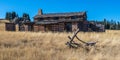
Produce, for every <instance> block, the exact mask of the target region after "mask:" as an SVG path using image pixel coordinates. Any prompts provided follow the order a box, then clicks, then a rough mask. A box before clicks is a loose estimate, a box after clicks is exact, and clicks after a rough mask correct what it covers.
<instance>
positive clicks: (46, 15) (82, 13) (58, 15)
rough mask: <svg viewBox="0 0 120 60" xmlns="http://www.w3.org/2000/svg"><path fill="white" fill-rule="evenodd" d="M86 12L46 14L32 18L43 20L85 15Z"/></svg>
mask: <svg viewBox="0 0 120 60" xmlns="http://www.w3.org/2000/svg"><path fill="white" fill-rule="evenodd" d="M85 14H86V12H70V13H47V14H42V15H36V16H34V18H44V17H62V16H74V15H81V16H83V15H85Z"/></svg>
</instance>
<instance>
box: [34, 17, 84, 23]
mask: <svg viewBox="0 0 120 60" xmlns="http://www.w3.org/2000/svg"><path fill="white" fill-rule="evenodd" d="M82 20H83V19H80V18H79V19H68V20H42V21H39V22H36V23H35V24H56V23H60V22H78V21H82Z"/></svg>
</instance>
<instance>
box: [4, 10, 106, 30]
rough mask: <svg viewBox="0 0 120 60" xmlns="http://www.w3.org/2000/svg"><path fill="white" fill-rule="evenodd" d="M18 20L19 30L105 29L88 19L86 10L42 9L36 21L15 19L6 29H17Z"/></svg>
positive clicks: (36, 16)
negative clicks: (56, 11) (62, 10)
mask: <svg viewBox="0 0 120 60" xmlns="http://www.w3.org/2000/svg"><path fill="white" fill-rule="evenodd" d="M16 21H18V25H19V28H18V29H19V31H36V32H38V31H43V32H48V31H52V32H63V31H66V32H73V31H76V30H77V29H79V30H80V31H85V32H86V31H97V32H99V31H105V29H104V26H103V25H100V24H96V23H95V22H89V21H87V14H86V12H69V13H47V14H44V13H43V12H42V10H41V9H40V10H39V11H38V14H37V15H35V16H34V22H30V21H27V20H26V19H25V20H20V21H19V19H14V20H13V22H12V23H6V30H8V31H15V24H16Z"/></svg>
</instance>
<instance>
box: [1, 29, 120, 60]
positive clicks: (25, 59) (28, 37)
mask: <svg viewBox="0 0 120 60" xmlns="http://www.w3.org/2000/svg"><path fill="white" fill-rule="evenodd" d="M68 35H70V36H72V33H65V32H63V33H52V32H47V33H42V32H6V31H0V60H120V51H119V50H120V47H119V46H120V37H119V36H120V31H117V30H116V31H112V30H108V31H106V32H105V33H95V32H87V33H84V32H80V33H79V34H78V37H79V38H80V39H82V40H84V41H86V42H88V41H98V43H97V44H96V46H95V47H91V49H90V50H89V51H88V50H86V49H85V48H82V47H80V48H78V49H70V48H68V47H67V46H66V45H65V43H66V42H67V41H68V40H69V39H68V38H67V36H68ZM75 40H76V39H75ZM76 41H77V40H76ZM78 43H80V42H78ZM81 44H82V43H81Z"/></svg>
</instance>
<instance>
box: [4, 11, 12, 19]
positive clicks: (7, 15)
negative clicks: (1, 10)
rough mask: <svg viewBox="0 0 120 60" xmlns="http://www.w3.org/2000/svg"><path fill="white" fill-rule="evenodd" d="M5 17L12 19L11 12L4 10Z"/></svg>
mask: <svg viewBox="0 0 120 60" xmlns="http://www.w3.org/2000/svg"><path fill="white" fill-rule="evenodd" d="M5 19H6V20H11V19H12V14H11V12H6V16H5Z"/></svg>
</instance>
